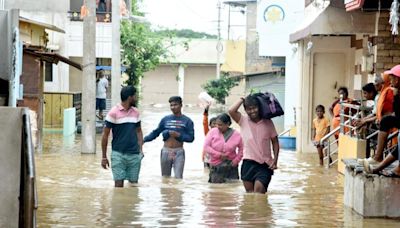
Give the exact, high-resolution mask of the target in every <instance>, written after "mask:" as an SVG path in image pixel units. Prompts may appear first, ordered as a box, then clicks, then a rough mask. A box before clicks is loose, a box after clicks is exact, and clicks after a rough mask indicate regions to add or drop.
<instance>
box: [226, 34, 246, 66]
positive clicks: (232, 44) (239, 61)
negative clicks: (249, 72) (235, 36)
mask: <svg viewBox="0 0 400 228" xmlns="http://www.w3.org/2000/svg"><path fill="white" fill-rule="evenodd" d="M225 48H226V51H225V63H224V64H223V65H222V67H221V71H225V72H241V73H244V71H245V66H246V41H244V40H238V41H233V40H228V41H226V46H225Z"/></svg>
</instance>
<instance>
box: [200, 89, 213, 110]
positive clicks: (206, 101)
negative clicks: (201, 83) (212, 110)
mask: <svg viewBox="0 0 400 228" xmlns="http://www.w3.org/2000/svg"><path fill="white" fill-rule="evenodd" d="M198 98H199V100H200V102H201V104H202V106H204V107H205V106H207V105H210V104H211V103H212V102H213V101H214V99H213V98H212V97H211V96H210V95H209V94H208V93H207V92H201V93H200V94H199V96H198Z"/></svg>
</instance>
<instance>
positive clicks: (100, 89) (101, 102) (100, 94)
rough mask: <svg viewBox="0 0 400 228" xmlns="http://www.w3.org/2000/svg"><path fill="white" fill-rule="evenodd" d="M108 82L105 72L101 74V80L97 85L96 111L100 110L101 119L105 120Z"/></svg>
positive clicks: (99, 79) (98, 80)
mask: <svg viewBox="0 0 400 228" xmlns="http://www.w3.org/2000/svg"><path fill="white" fill-rule="evenodd" d="M107 88H108V80H107V79H106V77H105V76H104V72H103V71H100V72H99V78H98V79H97V83H96V110H99V119H101V120H103V118H104V116H103V110H105V109H106V98H107Z"/></svg>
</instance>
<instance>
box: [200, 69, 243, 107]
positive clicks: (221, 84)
mask: <svg viewBox="0 0 400 228" xmlns="http://www.w3.org/2000/svg"><path fill="white" fill-rule="evenodd" d="M237 85H239V80H238V79H237V78H231V77H229V76H228V74H226V73H225V74H222V75H221V77H220V78H219V79H212V80H208V81H207V82H206V84H203V85H202V86H201V87H202V88H203V89H205V90H206V92H207V93H208V94H209V95H210V96H211V97H212V98H214V99H215V100H216V101H217V102H218V103H220V104H225V98H226V97H227V96H228V95H229V92H230V91H231V89H232V88H233V87H235V86H237Z"/></svg>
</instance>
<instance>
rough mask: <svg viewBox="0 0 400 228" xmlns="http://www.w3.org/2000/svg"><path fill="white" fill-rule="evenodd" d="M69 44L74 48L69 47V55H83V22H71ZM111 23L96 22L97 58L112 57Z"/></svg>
mask: <svg viewBox="0 0 400 228" xmlns="http://www.w3.org/2000/svg"><path fill="white" fill-rule="evenodd" d="M69 30H70V33H69V38H68V45H69V46H71V47H74V48H71V49H69V52H68V56H70V57H82V56H83V46H82V45H83V22H81V21H71V22H69ZM111 37H112V24H111V23H100V22H98V23H96V58H111V55H112V53H111V44H112V42H111Z"/></svg>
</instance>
